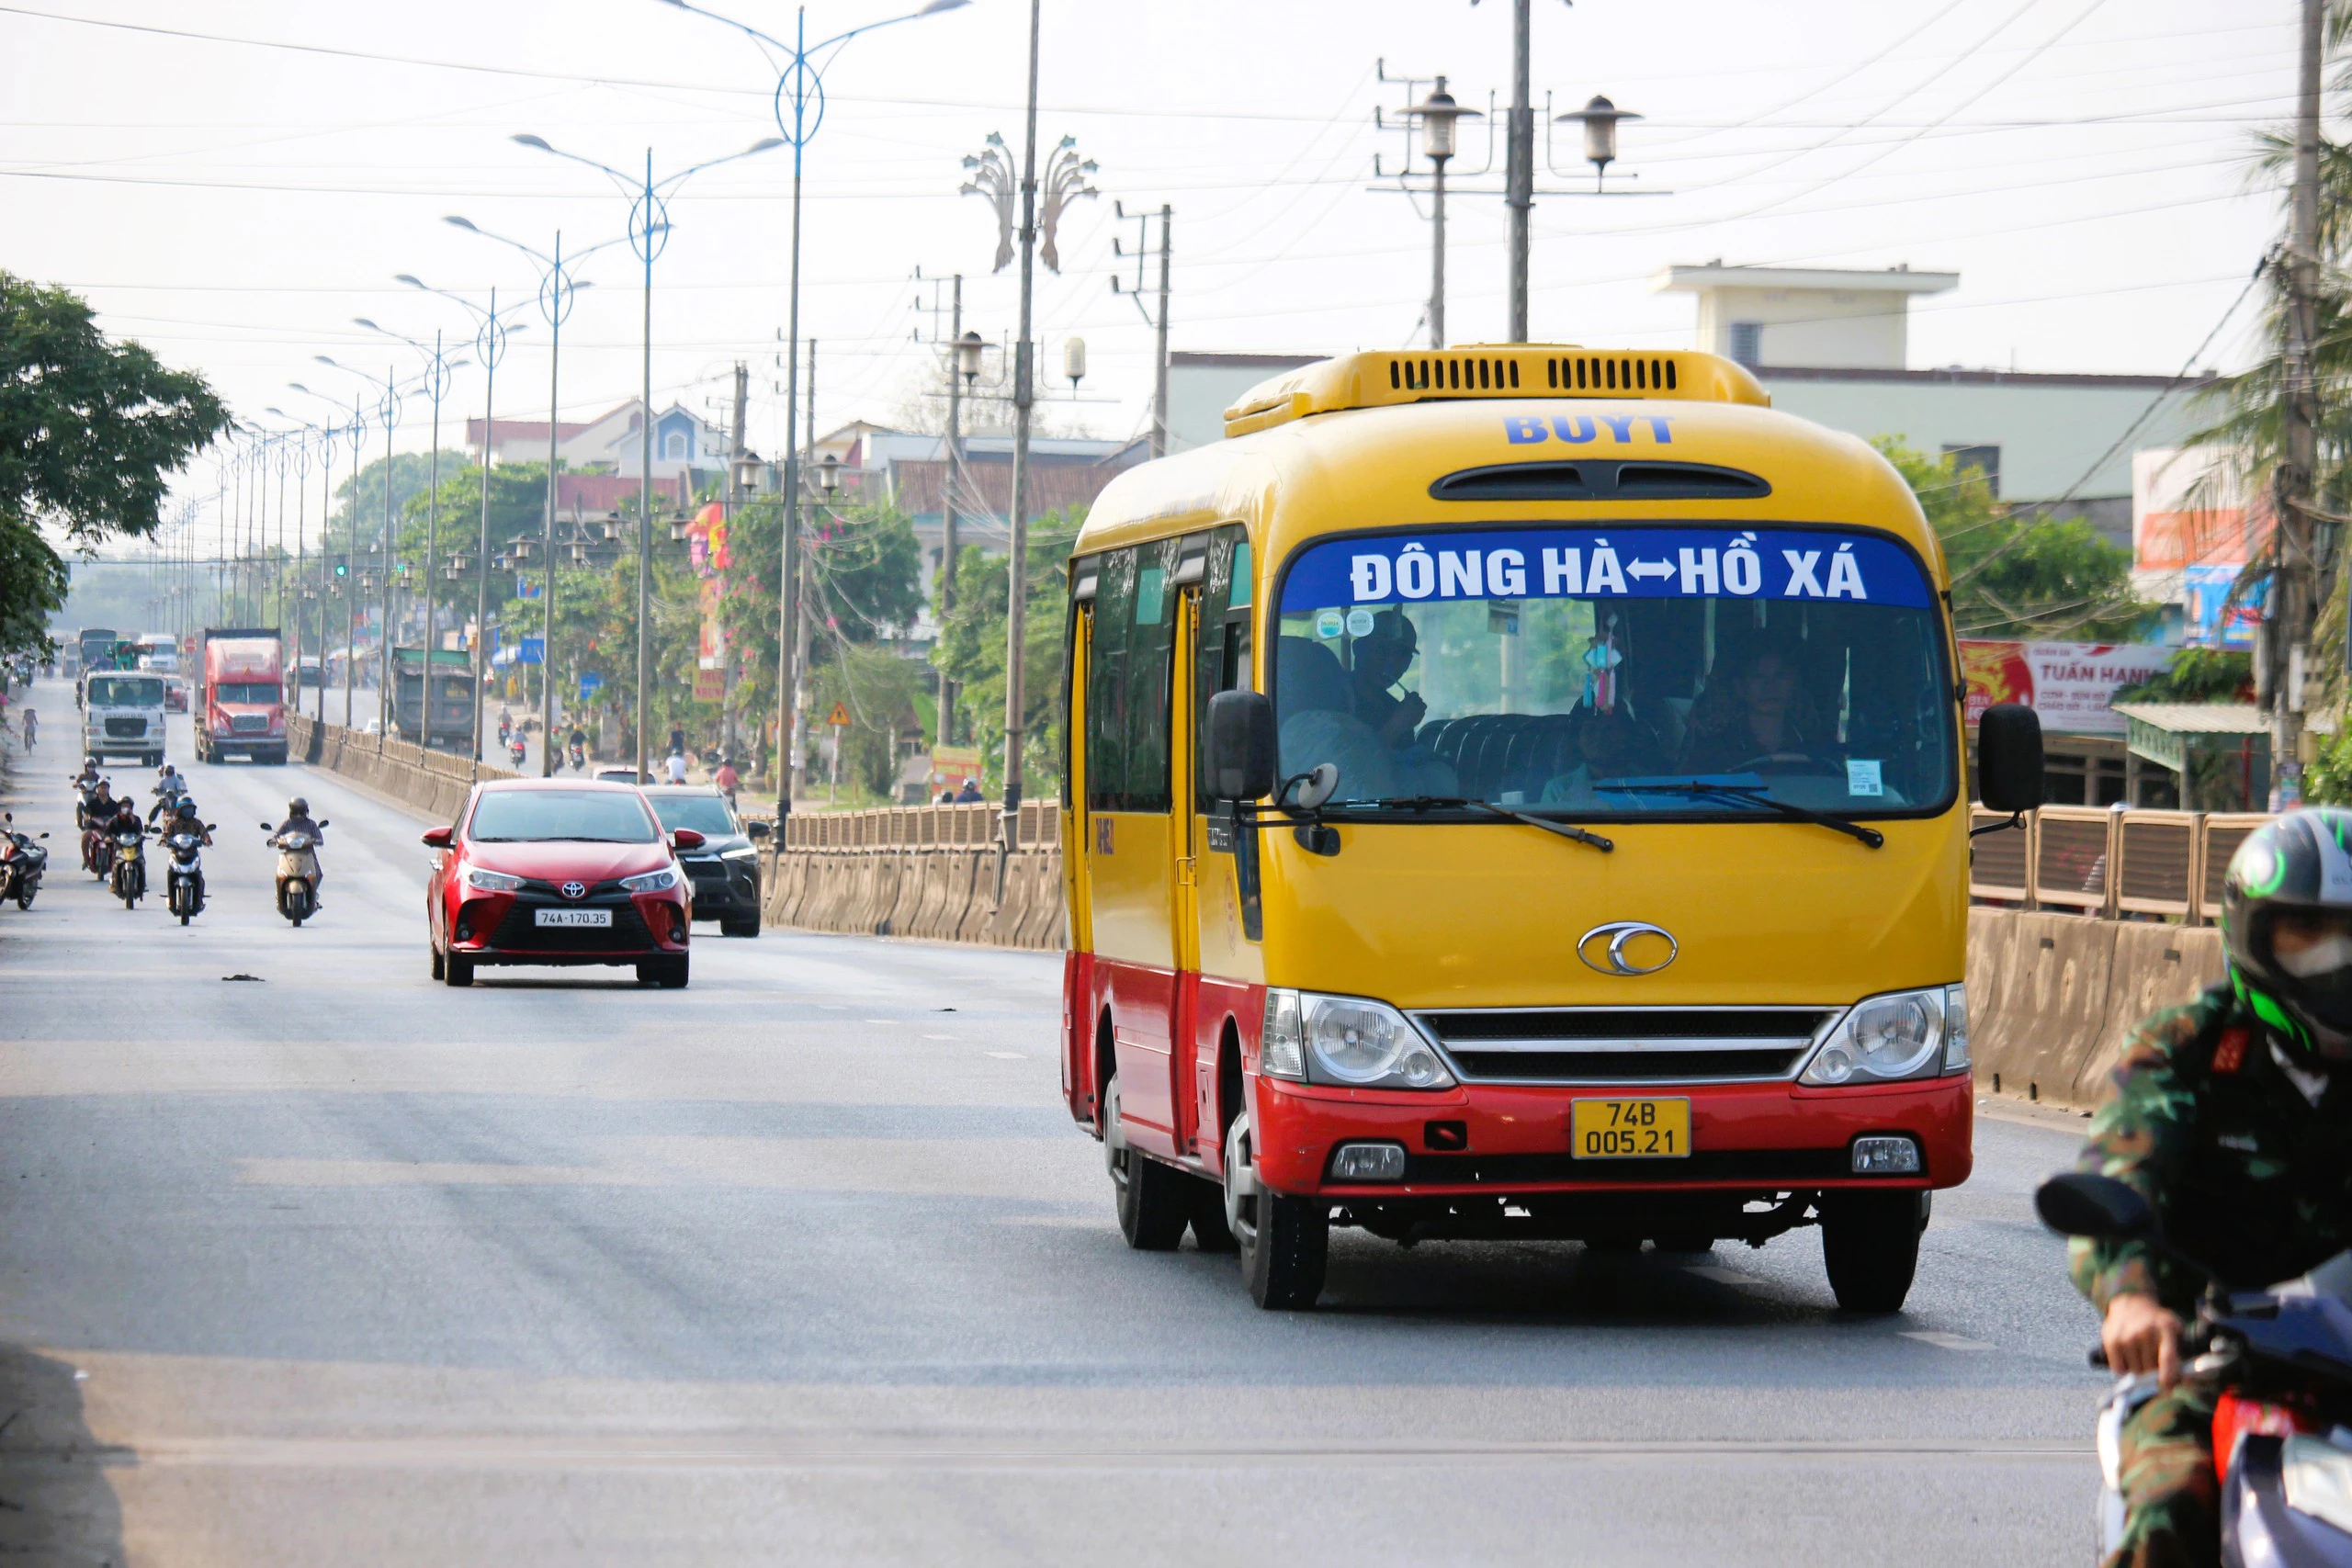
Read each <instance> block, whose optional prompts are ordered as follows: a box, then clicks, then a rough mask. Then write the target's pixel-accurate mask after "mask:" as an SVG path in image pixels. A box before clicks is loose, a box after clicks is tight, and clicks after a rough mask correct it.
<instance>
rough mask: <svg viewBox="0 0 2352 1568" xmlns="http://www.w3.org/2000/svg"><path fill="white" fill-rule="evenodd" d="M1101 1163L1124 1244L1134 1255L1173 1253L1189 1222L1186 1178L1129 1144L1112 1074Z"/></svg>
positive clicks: (1105, 1092)
mask: <svg viewBox="0 0 2352 1568" xmlns="http://www.w3.org/2000/svg"><path fill="white" fill-rule="evenodd" d="M1103 1166H1104V1168H1107V1169H1108V1170H1109V1171H1110V1173H1111V1195H1112V1198H1113V1200H1114V1202H1115V1203H1116V1205H1117V1208H1118V1212H1119V1234H1120V1235H1123V1236H1125V1237H1126V1238H1127V1245H1128V1246H1129V1247H1134V1248H1135V1249H1136V1251H1137V1252H1173V1251H1175V1250H1176V1246H1177V1244H1178V1243H1179V1242H1181V1241H1182V1240H1183V1239H1184V1227H1185V1226H1186V1225H1188V1224H1191V1223H1192V1218H1193V1216H1192V1213H1191V1211H1190V1210H1189V1209H1188V1208H1187V1207H1186V1206H1185V1202H1184V1182H1185V1176H1184V1174H1183V1172H1182V1171H1179V1170H1171V1169H1170V1168H1168V1167H1166V1166H1164V1165H1162V1164H1160V1163H1159V1161H1158V1160H1156V1159H1153V1158H1152V1157H1151V1156H1148V1155H1146V1154H1144V1153H1142V1152H1141V1151H1140V1150H1138V1149H1136V1148H1135V1147H1133V1146H1132V1145H1129V1144H1128V1142H1127V1134H1126V1128H1125V1124H1124V1123H1123V1122H1120V1120H1119V1077H1118V1075H1117V1074H1116V1073H1114V1074H1112V1075H1111V1082H1110V1085H1109V1087H1108V1088H1106V1089H1104V1090H1103Z"/></svg>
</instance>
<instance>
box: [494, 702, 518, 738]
mask: <svg viewBox="0 0 2352 1568" xmlns="http://www.w3.org/2000/svg"><path fill="white" fill-rule="evenodd" d="M514 728H515V714H514V711H513V710H512V709H510V708H506V707H503V706H502V707H501V708H500V709H499V710H498V743H499V744H500V745H501V746H503V745H505V744H506V741H507V739H508V737H509V736H510V735H511V734H512V733H513V731H514Z"/></svg>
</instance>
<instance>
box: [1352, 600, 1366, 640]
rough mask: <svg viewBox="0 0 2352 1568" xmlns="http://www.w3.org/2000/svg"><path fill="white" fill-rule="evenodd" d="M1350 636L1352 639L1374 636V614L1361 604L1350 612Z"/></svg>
mask: <svg viewBox="0 0 2352 1568" xmlns="http://www.w3.org/2000/svg"><path fill="white" fill-rule="evenodd" d="M1348 635H1349V636H1350V637H1370V636H1371V635H1372V612H1371V611H1370V610H1367V609H1365V608H1364V607H1363V605H1361V604H1359V605H1357V606H1356V607H1355V608H1354V609H1352V610H1350V611H1349V612H1348Z"/></svg>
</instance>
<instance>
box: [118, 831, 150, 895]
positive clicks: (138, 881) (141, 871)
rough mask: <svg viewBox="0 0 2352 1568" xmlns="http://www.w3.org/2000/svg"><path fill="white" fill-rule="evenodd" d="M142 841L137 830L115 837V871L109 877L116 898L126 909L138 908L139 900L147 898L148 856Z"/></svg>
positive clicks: (123, 832) (120, 833) (124, 832)
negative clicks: (112, 883) (111, 879)
mask: <svg viewBox="0 0 2352 1568" xmlns="http://www.w3.org/2000/svg"><path fill="white" fill-rule="evenodd" d="M141 839H142V835H141V834H140V833H139V831H138V830H137V829H125V830H123V831H122V832H119V833H117V834H115V835H114V869H113V870H112V872H111V873H109V875H110V876H111V877H112V878H113V882H114V896H115V897H118V898H119V899H121V900H122V907H123V908H126V909H130V908H137V907H138V905H139V900H140V899H141V898H144V897H147V856H146V853H145V850H144V846H143V844H142V842H141Z"/></svg>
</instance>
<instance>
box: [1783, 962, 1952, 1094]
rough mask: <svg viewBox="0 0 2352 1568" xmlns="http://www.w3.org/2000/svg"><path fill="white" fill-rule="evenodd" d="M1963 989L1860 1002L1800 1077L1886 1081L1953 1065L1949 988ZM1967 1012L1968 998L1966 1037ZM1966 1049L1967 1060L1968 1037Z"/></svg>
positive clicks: (1826, 1080) (1891, 994) (1802, 1080)
mask: <svg viewBox="0 0 2352 1568" xmlns="http://www.w3.org/2000/svg"><path fill="white" fill-rule="evenodd" d="M1959 991H1960V987H1957V986H1951V987H1945V986H1937V987H1933V988H1931V989H1928V990H1924V991H1889V992H1888V993H1887V994H1886V995H1884V996H1883V997H1870V998H1864V999H1863V1000H1861V1001H1859V1002H1856V1003H1855V1004H1854V1006H1853V1007H1852V1008H1851V1009H1850V1010H1848V1012H1847V1014H1846V1016H1845V1017H1844V1018H1842V1019H1839V1020H1838V1027H1837V1028H1835V1029H1833V1030H1831V1031H1830V1032H1829V1038H1828V1039H1826V1040H1825V1041H1823V1042H1822V1043H1821V1048H1820V1049H1819V1050H1817V1051H1815V1053H1814V1054H1813V1060H1812V1061H1811V1062H1809V1063H1807V1064H1806V1066H1805V1069H1804V1072H1803V1073H1801V1074H1799V1075H1798V1077H1797V1081H1798V1082H1799V1083H1806V1084H1829V1085H1836V1084H1845V1083H1883V1082H1886V1081H1888V1080H1890V1079H1894V1078H1913V1077H1928V1076H1930V1075H1933V1074H1938V1073H1942V1072H1945V1071H1947V1070H1950V1069H1948V1068H1947V1066H1946V1061H1947V1053H1946V1050H1945V1028H1946V1013H1947V1009H1948V1007H1949V1005H1950V1002H1949V1000H1948V998H1947V992H1950V993H1952V994H1954V995H1955V996H1956V995H1957V993H1958V992H1959ZM1967 1017H1968V1015H1967V1011H1966V1003H1965V1002H1964V1001H1962V1003H1961V1011H1960V1015H1959V1022H1960V1028H1961V1030H1962V1032H1963V1036H1964V1034H1965V1031H1966V1029H1967V1027H1968V1025H1967ZM1961 1050H1962V1060H1963V1061H1965V1059H1966V1057H1965V1053H1966V1051H1967V1045H1966V1043H1965V1041H1964V1038H1963V1043H1962V1045H1961Z"/></svg>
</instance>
